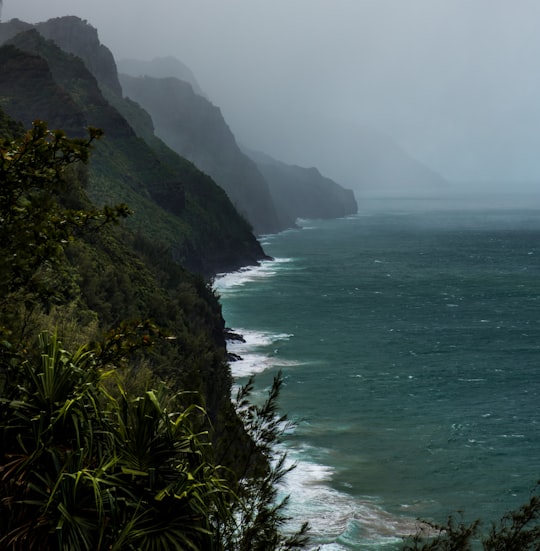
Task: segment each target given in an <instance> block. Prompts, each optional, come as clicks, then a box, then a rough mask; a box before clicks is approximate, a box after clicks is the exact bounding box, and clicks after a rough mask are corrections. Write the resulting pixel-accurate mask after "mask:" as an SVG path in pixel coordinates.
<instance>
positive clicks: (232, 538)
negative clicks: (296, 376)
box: [221, 372, 308, 551]
mask: <svg viewBox="0 0 540 551" xmlns="http://www.w3.org/2000/svg"><path fill="white" fill-rule="evenodd" d="M282 384H283V378H282V376H281V372H279V373H278V374H277V375H276V376H275V377H274V380H273V383H272V386H271V388H270V390H269V392H268V396H267V398H266V400H265V401H264V402H263V403H262V404H260V405H257V404H256V403H254V402H253V400H252V392H253V388H254V379H253V378H250V379H249V380H248V382H247V383H246V384H245V385H244V386H243V387H241V388H240V389H239V390H238V392H237V396H236V409H237V412H238V414H239V416H240V418H241V420H242V422H243V427H244V429H245V430H246V432H247V434H248V435H249V436H250V438H251V444H250V453H248V454H247V456H246V457H245V459H244V464H243V466H242V468H241V469H240V471H239V472H240V476H239V478H238V481H237V484H236V488H235V491H236V493H237V496H238V499H237V500H236V501H235V502H233V503H232V504H231V508H232V514H233V522H232V524H231V523H229V524H228V525H227V526H225V527H222V528H221V538H222V539H223V541H224V547H225V549H235V550H238V551H275V550H283V551H285V550H293V549H301V548H304V547H305V546H306V544H307V542H308V536H307V532H308V524H307V523H303V524H302V525H301V527H300V528H299V529H298V530H296V531H295V530H292V529H291V528H290V526H287V527H285V525H286V524H287V523H288V522H289V521H291V520H292V519H291V518H290V517H289V516H287V514H286V507H287V503H288V497H285V498H282V499H280V498H279V495H278V494H279V486H280V484H282V483H283V479H284V477H285V476H286V475H287V473H289V472H290V471H291V470H292V469H294V468H295V466H294V464H289V465H288V464H287V455H286V453H285V452H282V451H280V449H279V443H280V441H281V437H282V435H283V433H284V432H285V431H286V430H287V428H289V426H290V425H289V423H288V421H287V417H286V416H285V415H282V414H280V413H279V407H278V399H279V393H280V390H281V387H282ZM285 528H286V529H285Z"/></svg>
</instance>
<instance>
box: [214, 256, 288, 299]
mask: <svg viewBox="0 0 540 551" xmlns="http://www.w3.org/2000/svg"><path fill="white" fill-rule="evenodd" d="M291 261H292V259H291V258H275V259H274V260H263V261H262V262H261V263H260V264H258V265H257V266H247V267H246V268H242V269H240V270H237V271H236V272H229V273H224V274H218V275H217V276H216V278H215V279H214V289H215V290H216V291H218V292H219V293H226V292H230V291H233V292H234V290H235V289H236V288H238V287H243V286H244V285H245V284H246V283H251V282H252V281H257V280H259V279H265V278H268V277H272V276H274V275H275V274H276V273H277V270H278V269H279V268H280V267H281V266H282V265H283V264H287V263H289V262H291Z"/></svg>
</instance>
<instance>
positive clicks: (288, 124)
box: [0, 0, 540, 190]
mask: <svg viewBox="0 0 540 551" xmlns="http://www.w3.org/2000/svg"><path fill="white" fill-rule="evenodd" d="M0 5H1V3H0ZM61 15H78V16H79V17H82V18H83V19H87V20H88V22H89V23H91V24H92V25H93V26H94V27H96V28H97V29H98V32H99V35H100V38H101V41H102V42H103V43H104V44H105V45H107V46H108V47H109V48H110V49H111V50H112V51H113V53H114V55H115V57H116V58H117V59H122V58H139V59H143V60H148V59H152V58H154V57H160V56H168V55H173V56H175V57H177V58H178V59H180V60H181V61H182V62H183V63H185V64H186V65H188V66H189V67H190V68H191V69H192V71H193V72H194V73H195V75H196V77H197V80H198V82H199V84H200V85H201V88H202V89H203V90H204V91H205V93H206V95H207V96H208V97H209V98H210V99H211V101H212V102H213V103H215V104H216V105H218V106H219V107H220V108H221V110H222V112H223V114H224V117H225V119H226V120H227V122H228V123H229V125H230V126H231V128H232V130H233V132H234V133H235V135H236V137H237V139H238V141H239V142H241V143H243V144H245V145H247V146H249V147H250V148H252V149H258V150H262V151H265V152H266V153H268V154H270V155H272V156H274V157H277V158H279V159H282V160H284V161H286V162H289V163H295V164H300V165H303V166H317V167H318V168H319V169H320V170H321V171H323V172H324V173H325V174H326V175H328V176H330V177H333V178H335V179H337V180H338V181H340V182H341V183H343V184H346V185H354V181H355V174H354V164H355V163H354V161H355V160H354V158H352V159H350V162H349V163H347V162H345V161H344V152H349V154H350V155H352V156H353V157H354V147H351V143H350V142H351V140H352V139H353V138H354V137H355V136H357V135H358V134H359V133H362V132H363V131H364V129H375V130H376V131H377V132H379V133H382V134H383V135H387V136H391V137H392V138H393V139H394V140H395V141H396V142H397V143H398V144H399V146H400V147H401V148H403V149H404V150H406V151H407V152H408V153H409V154H410V155H412V156H413V157H414V158H416V159H418V160H419V161H421V162H423V163H425V164H426V165H428V166H429V167H430V168H431V169H433V170H434V171H437V172H438V173H439V174H441V175H442V176H443V177H445V178H446V179H448V180H451V181H455V182H478V183H479V184H481V185H482V186H485V185H486V183H487V185H489V186H491V187H492V189H497V188H495V187H494V186H496V185H498V186H504V188H505V189H506V188H509V189H512V190H515V189H520V187H522V189H526V188H528V189H532V187H533V186H534V185H535V182H540V108H539V104H540V71H539V69H538V66H537V65H538V62H537V59H538V52H540V33H539V32H538V22H539V21H540V2H538V1H537V0H516V1H514V2H509V1H507V0H474V1H471V0H371V1H364V0H332V1H330V0H273V1H272V2H263V1H254V0H229V1H227V2H225V1H223V0H204V1H201V0H155V1H153V2H151V3H147V2H143V1H140V0H130V1H128V0H114V1H112V2H111V1H110V0H93V1H91V2H88V1H86V0H85V1H83V0H50V1H45V0H5V1H4V2H3V9H2V18H3V20H9V19H11V18H15V17H17V18H19V19H22V20H24V21H29V22H37V21H43V20H46V19H49V18H51V17H57V16H61ZM509 183H512V185H511V186H509V185H508V184H509ZM499 189H501V188H499Z"/></svg>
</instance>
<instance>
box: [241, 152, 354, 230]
mask: <svg viewBox="0 0 540 551" xmlns="http://www.w3.org/2000/svg"><path fill="white" fill-rule="evenodd" d="M247 154H248V155H249V156H250V157H251V158H252V159H253V160H254V161H255V163H256V164H257V167H258V169H259V171H260V172H261V174H262V175H263V176H264V178H265V179H266V181H267V182H268V187H269V188H270V193H271V194H272V199H273V200H274V203H275V205H276V208H277V211H278V213H279V216H280V221H281V223H282V224H284V225H286V226H292V225H294V223H295V221H296V219H297V218H340V217H342V216H348V215H350V214H356V212H357V211H358V206H357V204H356V199H355V197H354V193H353V192H352V191H351V190H350V189H345V188H343V187H342V186H340V185H339V184H338V183H336V182H334V180H331V179H330V178H325V177H324V176H323V175H322V174H321V173H320V172H319V171H318V170H317V169H316V168H313V167H312V168H303V167H300V166H294V165H288V164H286V163H283V162H281V161H278V160H276V159H273V158H272V157H270V156H268V155H265V154H264V153H259V152H254V151H248V152H247Z"/></svg>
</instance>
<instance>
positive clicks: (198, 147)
mask: <svg viewBox="0 0 540 551" xmlns="http://www.w3.org/2000/svg"><path fill="white" fill-rule="evenodd" d="M120 81H121V84H122V88H123V90H124V94H125V95H126V96H128V97H129V98H131V99H132V100H134V101H136V102H137V103H139V104H140V105H141V106H142V107H143V108H144V109H145V110H146V111H148V112H149V113H150V115H151V116H152V119H153V121H154V126H155V131H156V134H157V135H158V136H159V137H160V138H161V139H163V141H164V142H165V143H166V144H167V145H168V146H169V147H171V148H172V149H173V150H174V151H176V152H177V153H179V154H180V155H182V156H184V157H186V158H187V159H189V160H190V161H192V162H193V163H194V164H195V165H196V166H198V167H199V168H200V169H201V170H203V171H204V172H206V173H207V174H209V175H210V176H211V177H212V178H213V179H214V180H215V181H216V183H217V184H218V185H219V186H220V187H222V188H223V189H224V190H225V191H226V193H227V195H228V196H229V198H230V199H231V201H232V203H233V204H234V205H235V207H236V208H237V210H238V211H239V212H240V214H242V215H243V216H244V217H245V218H246V219H247V220H248V221H249V222H250V224H251V225H252V226H253V228H254V230H255V232H256V233H258V234H263V233H272V232H276V231H278V230H280V229H281V225H280V223H279V220H278V216H277V213H276V210H275V206H274V203H273V200H272V197H271V194H270V191H269V189H268V184H267V182H266V181H265V180H264V178H263V177H262V175H261V174H260V172H259V171H258V169H257V167H256V166H255V163H253V161H251V159H249V158H248V157H247V156H246V155H245V154H244V153H243V152H242V151H241V150H240V148H239V147H238V144H237V143H236V140H235V137H234V135H233V133H232V132H231V130H230V128H229V126H228V125H227V123H226V122H225V120H224V118H223V116H222V114H221V111H220V109H219V108H218V107H216V106H215V105H213V104H212V103H211V102H210V101H209V100H207V99H206V98H204V97H202V96H199V95H198V94H196V93H195V92H194V91H193V87H192V86H191V85H190V84H189V83H187V82H184V81H181V80H179V79H177V78H174V77H169V78H154V77H148V76H142V77H132V76H128V75H121V76H120Z"/></svg>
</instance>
